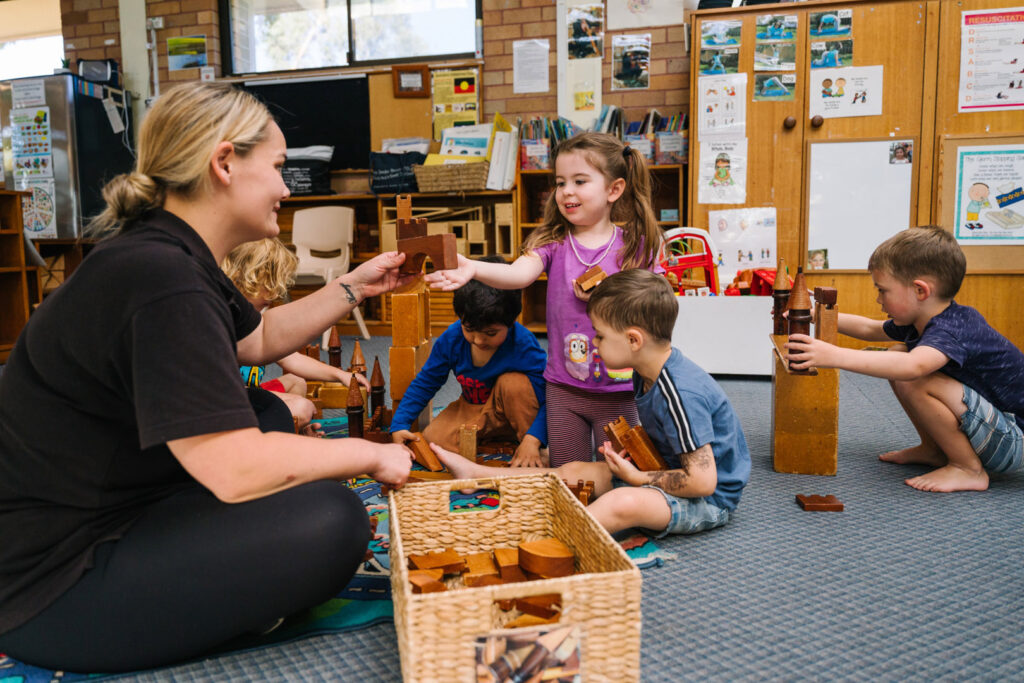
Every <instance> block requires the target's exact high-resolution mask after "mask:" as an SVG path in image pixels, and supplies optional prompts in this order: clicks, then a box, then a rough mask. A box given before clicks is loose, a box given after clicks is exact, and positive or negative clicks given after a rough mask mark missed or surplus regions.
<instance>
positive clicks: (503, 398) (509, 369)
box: [391, 256, 547, 467]
mask: <svg viewBox="0 0 1024 683" xmlns="http://www.w3.org/2000/svg"><path fill="white" fill-rule="evenodd" d="M481 260H482V261H489V262H492V263H504V262H505V260H504V259H503V258H501V257H500V256H487V257H484V258H483V259H481ZM452 303H453V306H454V308H455V314H456V315H457V316H458V317H459V320H457V321H456V322H454V323H452V324H451V326H450V327H449V328H448V329H447V330H445V331H444V332H443V333H442V334H441V336H440V337H438V339H437V340H436V341H435V342H434V347H433V348H432V349H431V351H430V357H429V358H428V359H427V362H426V364H425V365H424V366H423V369H422V370H420V372H419V373H418V374H417V375H416V377H415V379H413V381H412V383H411V384H410V385H409V388H408V389H406V391H405V394H404V395H403V396H402V400H401V403H400V404H399V406H398V410H396V411H395V415H394V417H392V419H391V432H392V434H393V439H394V440H395V441H396V442H398V443H401V442H402V441H403V440H404V439H408V438H412V434H411V432H409V431H408V430H409V427H410V425H411V424H412V422H413V420H415V419H416V416H417V415H419V414H420V411H422V410H423V409H424V408H425V407H426V405H427V403H429V402H430V399H432V398H433V397H434V394H436V393H437V392H438V390H439V389H440V388H441V387H442V386H444V383H445V382H446V381H447V379H448V373H449V372H451V373H452V374H454V375H455V379H456V380H458V382H459V384H460V385H461V386H462V396H460V397H459V398H458V399H456V400H455V401H453V402H452V403H450V404H449V405H448V407H447V408H445V409H444V410H443V411H441V413H440V414H439V415H438V416H437V417H435V418H434V419H433V420H432V421H431V422H430V424H428V425H427V427H426V428H425V429H423V431H422V434H423V436H424V438H425V439H427V440H428V441H432V442H434V443H437V444H439V445H440V446H442V447H444V448H447V449H450V450H458V447H459V429H460V428H461V427H462V425H464V424H470V425H476V427H477V439H479V440H482V441H483V440H488V439H494V440H515V441H517V442H519V446H518V448H516V452H515V454H514V455H513V457H512V464H513V465H515V466H524V467H540V466H541V465H542V464H543V462H542V460H541V453H540V449H541V448H542V447H543V446H544V445H545V444H546V443H547V412H546V411H545V409H544V396H545V394H544V366H545V365H546V364H547V354H545V353H544V350H543V349H542V348H541V347H540V344H539V343H538V342H537V338H536V337H534V336H533V333H532V332H530V331H529V330H528V329H526V328H525V327H523V326H522V325H520V324H519V323H517V322H516V317H518V315H519V313H520V311H521V310H522V306H523V304H522V292H521V291H520V290H518V289H505V290H502V289H495V288H493V287H490V286H488V285H485V284H483V283H482V282H478V281H477V280H472V281H470V282H469V283H467V284H466V285H465V286H464V287H462V288H460V289H458V290H456V291H455V295H454V300H453V302H452Z"/></svg>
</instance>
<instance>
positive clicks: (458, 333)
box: [391, 320, 548, 444]
mask: <svg viewBox="0 0 1024 683" xmlns="http://www.w3.org/2000/svg"><path fill="white" fill-rule="evenodd" d="M546 364H547V354H546V353H544V349H542V348H541V347H540V344H539V343H538V342H537V338H536V337H534V336H533V333H532V332H530V331H529V330H528V329H526V328H525V327H523V326H522V325H520V324H519V323H513V324H512V327H510V328H509V330H508V337H506V338H505V341H504V342H503V343H502V345H501V346H499V347H498V349H497V350H496V351H495V352H494V355H493V356H491V359H490V360H489V361H487V363H486V364H485V365H483V366H482V367H479V368H478V367H475V366H474V365H473V356H472V348H471V345H470V343H469V342H468V341H466V338H465V337H463V336H462V323H461V322H460V321H458V320H457V321H455V322H454V323H452V324H451V325H450V326H449V327H448V329H447V330H445V331H444V332H443V333H442V334H441V336H440V337H438V338H437V339H436V340H435V341H434V348H433V349H431V351H430V357H429V358H428V359H427V363H426V365H424V366H423V369H422V370H420V371H419V373H418V374H417V375H416V377H415V379H413V381H412V383H411V384H410V385H409V388H408V389H406V390H405V395H404V396H402V401H401V403H400V404H399V406H398V410H397V411H395V414H394V416H393V417H392V418H391V431H393V432H395V431H398V430H400V429H408V428H409V427H410V425H412V422H413V420H415V419H416V416H418V415H419V414H420V412H421V411H422V410H423V409H424V408H425V407H426V405H427V403H428V402H429V401H430V399H432V398H433V397H434V394H436V393H437V392H438V390H439V389H440V388H441V387H442V386H444V383H445V382H446V381H447V380H448V373H449V372H451V373H453V374H454V375H455V379H456V380H458V382H459V384H460V385H461V386H462V398H463V399H465V400H466V401H467V402H468V403H473V404H476V405H481V404H483V403H486V402H487V399H488V398H489V397H490V395H491V391H492V390H493V389H494V383H495V382H497V381H498V377H500V376H501V375H503V374H505V373H506V372H521V373H523V374H524V375H526V376H527V377H529V378H530V384H532V385H533V393H534V394H536V396H537V403H538V404H539V406H540V408H539V409H538V410H537V417H536V418H535V419H534V421H533V424H532V425H530V428H529V429H528V430H527V431H526V433H527V434H530V435H532V436H535V437H537V439H538V440H539V441H540V442H541V443H542V444H546V443H547V442H548V424H547V410H546V408H545V406H544V366H545V365H546Z"/></svg>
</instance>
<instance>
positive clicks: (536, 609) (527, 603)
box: [515, 593, 562, 619]
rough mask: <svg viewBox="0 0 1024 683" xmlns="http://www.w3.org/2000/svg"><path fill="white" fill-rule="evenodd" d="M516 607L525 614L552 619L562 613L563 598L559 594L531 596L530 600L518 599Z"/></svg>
mask: <svg viewBox="0 0 1024 683" xmlns="http://www.w3.org/2000/svg"><path fill="white" fill-rule="evenodd" d="M515 607H516V609H517V610H519V611H520V612H522V613H523V614H532V615H533V616H535V617H540V618H542V619H550V618H552V617H554V616H557V615H558V614H559V613H560V612H561V611H562V596H561V595H559V594H558V593H548V594H545V595H531V596H530V597H528V598H516V601H515Z"/></svg>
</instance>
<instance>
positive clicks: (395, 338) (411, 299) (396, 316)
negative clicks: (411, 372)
mask: <svg viewBox="0 0 1024 683" xmlns="http://www.w3.org/2000/svg"><path fill="white" fill-rule="evenodd" d="M428 300H429V299H428V295H427V293H426V292H407V293H405V294H392V295H391V344H392V345H393V346H417V345H419V344H422V343H423V342H425V341H426V340H427V339H429V338H430V327H429V322H428V320H429V317H428V315H427V314H426V312H425V310H424V309H425V308H426V306H427V303H428Z"/></svg>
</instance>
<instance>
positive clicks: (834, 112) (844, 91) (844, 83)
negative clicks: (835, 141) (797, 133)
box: [807, 64, 883, 119]
mask: <svg viewBox="0 0 1024 683" xmlns="http://www.w3.org/2000/svg"><path fill="white" fill-rule="evenodd" d="M882 84H883V81H882V65H881V64H879V65H878V66H848V67H844V68H841V69H815V70H814V71H813V72H811V74H810V75H809V76H808V86H807V87H808V88H809V93H808V96H807V99H808V102H809V106H808V109H809V112H810V115H811V116H812V117H813V116H818V115H820V116H821V117H823V118H826V119H836V118H843V117H849V116H881V114H882Z"/></svg>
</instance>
